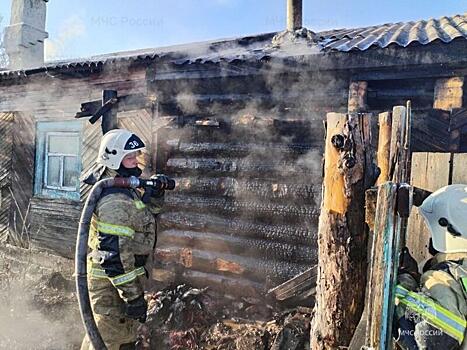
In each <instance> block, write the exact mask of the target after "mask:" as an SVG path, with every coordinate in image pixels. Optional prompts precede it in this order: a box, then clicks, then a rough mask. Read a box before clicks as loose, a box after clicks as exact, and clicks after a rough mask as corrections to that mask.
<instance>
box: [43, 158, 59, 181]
mask: <svg viewBox="0 0 467 350" xmlns="http://www.w3.org/2000/svg"><path fill="white" fill-rule="evenodd" d="M48 158H49V159H48V162H47V183H46V185H47V186H53V187H60V157H53V156H49V157H48Z"/></svg>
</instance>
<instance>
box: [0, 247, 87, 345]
mask: <svg viewBox="0 0 467 350" xmlns="http://www.w3.org/2000/svg"><path fill="white" fill-rule="evenodd" d="M16 258H17V257H15V259H11V255H6V256H5V252H3V251H0V349H18V350H22V349H25V350H26V349H28V350H29V349H38V350H42V349H44V350H45V349H47V350H55V349H56V350H68V349H78V348H79V346H78V344H79V343H80V342H81V339H82V336H83V331H82V327H81V319H80V316H79V312H78V308H77V303H76V298H75V294H74V285H73V283H72V281H71V280H68V279H66V278H64V277H63V275H62V274H61V273H58V272H54V271H53V270H49V269H44V268H40V267H38V266H37V265H35V264H33V263H31V261H27V260H26V261H21V259H19V258H18V259H16ZM23 258H24V256H23ZM70 277H71V276H70Z"/></svg>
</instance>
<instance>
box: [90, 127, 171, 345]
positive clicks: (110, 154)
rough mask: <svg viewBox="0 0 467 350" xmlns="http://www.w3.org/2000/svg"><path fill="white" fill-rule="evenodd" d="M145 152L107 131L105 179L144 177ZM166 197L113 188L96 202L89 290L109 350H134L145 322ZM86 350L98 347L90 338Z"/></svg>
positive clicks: (122, 134)
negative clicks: (147, 289)
mask: <svg viewBox="0 0 467 350" xmlns="http://www.w3.org/2000/svg"><path fill="white" fill-rule="evenodd" d="M144 149H145V145H144V142H143V141H142V140H141V139H140V138H139V137H138V136H136V135H135V134H133V133H131V132H130V131H128V130H123V129H116V130H111V131H109V132H107V133H106V134H105V135H104V137H103V139H102V142H101V145H100V149H99V154H98V158H97V163H99V164H100V165H101V166H104V167H105V171H104V172H103V174H102V177H101V178H103V177H129V176H136V177H139V176H140V175H141V172H142V170H141V169H140V168H139V167H138V165H139V156H140V155H141V151H143V150H144ZM157 177H158V178H159V180H161V181H163V182H164V181H167V180H168V179H167V178H166V177H165V176H164V175H157ZM163 195H164V193H163V191H158V192H152V193H149V196H147V195H145V196H143V197H142V196H141V194H140V193H139V192H138V191H136V190H133V189H130V188H116V187H110V188H106V189H104V190H103V192H102V195H101V197H100V198H99V200H98V202H97V205H96V209H95V211H94V215H93V218H92V221H91V227H90V231H89V241H88V244H89V247H90V249H91V253H90V254H89V256H88V286H89V296H90V300H91V306H92V310H93V313H94V318H95V320H96V324H97V327H98V329H99V332H100V334H101V336H102V338H103V340H104V342H105V344H106V346H107V348H108V349H109V350H119V349H134V347H135V341H136V330H137V327H138V324H139V323H140V322H145V320H146V311H147V302H146V300H145V299H144V285H145V280H147V279H148V277H149V271H151V268H150V265H151V260H152V253H153V250H154V247H155V243H156V221H155V215H156V214H157V213H158V212H159V211H160V207H161V200H162V198H163ZM142 198H145V201H144V202H146V203H144V202H143V201H142ZM81 349H82V350H85V349H86V350H88V349H93V347H92V345H91V344H90V341H89V339H88V338H87V337H85V338H84V340H83V343H82V346H81Z"/></svg>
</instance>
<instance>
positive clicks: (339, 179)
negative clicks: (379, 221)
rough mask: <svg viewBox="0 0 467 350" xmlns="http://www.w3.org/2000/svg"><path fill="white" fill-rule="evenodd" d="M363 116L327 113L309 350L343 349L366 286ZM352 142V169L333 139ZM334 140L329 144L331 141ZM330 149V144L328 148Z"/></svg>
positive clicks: (366, 167) (365, 139)
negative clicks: (315, 279)
mask: <svg viewBox="0 0 467 350" xmlns="http://www.w3.org/2000/svg"><path fill="white" fill-rule="evenodd" d="M365 118H369V115H358V116H357V115H352V116H347V115H345V114H338V113H328V115H327V132H326V135H327V136H326V143H325V168H324V184H323V201H322V206H321V215H320V218H319V242H318V246H319V252H318V261H319V268H318V283H317V292H316V303H317V305H316V307H315V316H314V318H313V321H312V325H311V334H310V339H311V349H336V348H339V347H346V346H348V345H349V343H350V340H351V339H352V334H353V333H354V330H355V328H356V326H357V324H358V321H359V320H360V316H361V313H362V310H363V302H364V293H365V283H366V240H367V237H366V230H365V218H364V206H365V190H366V188H365V184H368V182H367V181H366V180H367V178H368V177H369V174H368V173H369V170H370V168H371V165H370V164H368V163H367V153H369V151H370V143H369V139H368V136H367V135H365V129H364V128H362V125H365V124H368V123H365V121H364V120H365ZM336 135H343V136H345V137H347V139H348V140H352V143H353V145H352V149H354V150H355V154H353V155H352V156H353V157H354V159H355V162H354V166H353V167H351V166H349V165H353V164H352V163H349V162H348V161H346V160H348V156H350V155H349V154H346V153H345V152H341V151H339V150H338V147H335V146H334V145H336V146H339V142H338V139H339V137H336ZM333 141H334V142H333ZM333 144H334V145H333Z"/></svg>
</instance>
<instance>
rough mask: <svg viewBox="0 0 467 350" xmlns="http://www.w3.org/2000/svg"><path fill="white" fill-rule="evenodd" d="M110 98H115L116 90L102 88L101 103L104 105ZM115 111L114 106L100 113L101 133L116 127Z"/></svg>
mask: <svg viewBox="0 0 467 350" xmlns="http://www.w3.org/2000/svg"><path fill="white" fill-rule="evenodd" d="M112 98H117V91H115V90H103V91H102V105H104V104H105V103H106V102H107V101H108V100H110V99H112ZM117 128H118V125H117V112H116V110H115V109H114V108H111V109H110V110H109V111H107V112H105V113H104V114H103V115H102V134H103V135H104V134H105V133H106V132H107V131H110V130H113V129H117Z"/></svg>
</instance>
